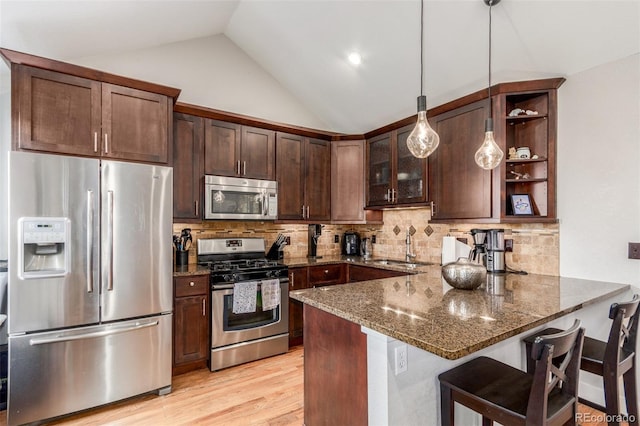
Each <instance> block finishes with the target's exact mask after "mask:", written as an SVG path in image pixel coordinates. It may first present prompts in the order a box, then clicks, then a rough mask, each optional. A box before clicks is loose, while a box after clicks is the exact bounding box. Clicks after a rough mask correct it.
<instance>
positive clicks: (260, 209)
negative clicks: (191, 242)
mask: <svg viewBox="0 0 640 426" xmlns="http://www.w3.org/2000/svg"><path fill="white" fill-rule="evenodd" d="M204 190H205V193H204V207H205V212H204V218H205V219H224V220H233V219H243V220H274V219H277V218H278V183H277V182H276V181H272V180H259V179H243V178H233V177H226V176H212V175H205V177H204Z"/></svg>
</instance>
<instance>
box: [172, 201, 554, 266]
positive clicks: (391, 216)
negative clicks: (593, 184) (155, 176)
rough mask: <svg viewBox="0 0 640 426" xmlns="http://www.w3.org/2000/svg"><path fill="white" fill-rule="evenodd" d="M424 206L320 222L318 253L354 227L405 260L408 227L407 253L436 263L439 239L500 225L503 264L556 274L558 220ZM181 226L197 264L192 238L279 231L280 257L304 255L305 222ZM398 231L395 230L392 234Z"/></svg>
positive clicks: (268, 235)
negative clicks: (454, 219) (447, 212)
mask: <svg viewBox="0 0 640 426" xmlns="http://www.w3.org/2000/svg"><path fill="white" fill-rule="evenodd" d="M430 214H431V212H430V210H429V208H420V209H407V210H385V211H384V212H383V221H384V224H383V225H323V227H322V235H321V236H320V238H319V239H318V252H317V254H318V255H319V256H322V255H325V256H329V255H339V254H340V247H341V245H340V243H335V242H334V238H335V235H338V236H340V238H342V234H343V233H344V232H345V231H348V230H354V231H356V232H358V233H359V234H360V236H361V237H371V236H373V235H375V236H376V244H374V245H373V256H374V257H378V258H389V259H404V255H405V238H406V233H407V230H408V229H411V227H413V230H414V231H415V232H413V234H412V237H411V240H412V252H413V253H415V254H416V255H417V257H416V260H417V261H422V262H433V263H438V264H439V263H440V260H441V259H440V257H441V255H440V251H441V248H442V238H443V237H445V236H447V235H451V236H455V237H460V238H466V239H467V243H468V244H469V245H472V241H473V240H472V238H471V234H470V233H469V231H470V230H471V229H473V228H485V229H491V228H502V229H504V230H505V239H512V240H513V252H508V253H506V263H507V265H508V266H509V267H510V268H512V269H517V270H524V271H527V272H529V273H533V274H544V275H555V276H557V275H559V260H558V256H559V246H558V241H559V226H558V224H541V223H527V224H486V223H485V224H473V223H464V224H458V223H456V224H442V223H429V218H430ZM183 228H191V230H192V235H193V240H194V246H193V249H192V250H190V251H189V262H190V263H195V262H196V250H195V247H196V240H197V239H198V238H221V237H222V238H233V237H260V238H264V239H265V244H266V248H267V250H268V249H269V247H270V246H271V244H272V243H273V242H274V241H275V239H276V237H277V236H278V234H279V233H280V234H284V235H286V236H289V237H290V238H291V245H290V246H287V247H286V248H285V251H284V255H285V257H289V258H294V257H305V256H307V242H308V226H307V225H304V224H275V223H273V222H257V221H208V222H203V223H194V224H184V223H174V225H173V232H174V234H179V233H180V231H181V230H182V229H183ZM394 230H395V231H397V232H394Z"/></svg>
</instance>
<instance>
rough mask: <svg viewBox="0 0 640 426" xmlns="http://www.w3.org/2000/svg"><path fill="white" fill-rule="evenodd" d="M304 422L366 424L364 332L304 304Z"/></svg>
mask: <svg viewBox="0 0 640 426" xmlns="http://www.w3.org/2000/svg"><path fill="white" fill-rule="evenodd" d="M304 334H305V340H304V424H305V425H307V426H316V425H352V426H356V425H366V424H367V423H368V404H367V336H366V335H365V334H363V333H362V331H360V326H359V325H357V324H355V323H353V322H351V321H347V320H345V319H342V318H339V317H337V316H335V315H332V314H329V313H327V312H324V311H322V310H320V309H317V308H314V307H312V306H309V305H305V306H304Z"/></svg>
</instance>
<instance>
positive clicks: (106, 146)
mask: <svg viewBox="0 0 640 426" xmlns="http://www.w3.org/2000/svg"><path fill="white" fill-rule="evenodd" d="M104 153H105V154H108V153H109V135H108V134H107V133H105V134H104Z"/></svg>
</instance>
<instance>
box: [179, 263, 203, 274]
mask: <svg viewBox="0 0 640 426" xmlns="http://www.w3.org/2000/svg"><path fill="white" fill-rule="evenodd" d="M209 273H210V270H209V268H208V267H207V266H200V265H197V264H195V263H190V264H188V265H183V266H176V265H173V276H174V277H188V276H192V275H209Z"/></svg>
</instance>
